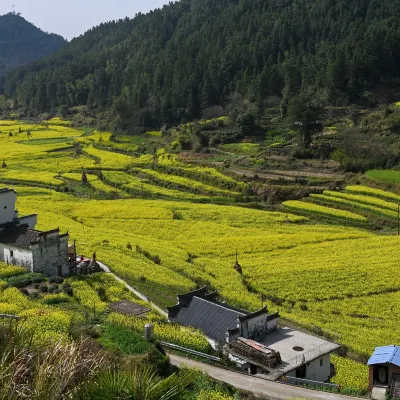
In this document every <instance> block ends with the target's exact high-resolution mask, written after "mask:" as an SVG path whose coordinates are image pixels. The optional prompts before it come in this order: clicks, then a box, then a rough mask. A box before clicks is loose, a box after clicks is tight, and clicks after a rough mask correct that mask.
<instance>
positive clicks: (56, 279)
mask: <svg viewBox="0 0 400 400" xmlns="http://www.w3.org/2000/svg"><path fill="white" fill-rule="evenodd" d="M49 283H58V284H61V283H64V278H63V277H62V276H52V277H50V278H49Z"/></svg>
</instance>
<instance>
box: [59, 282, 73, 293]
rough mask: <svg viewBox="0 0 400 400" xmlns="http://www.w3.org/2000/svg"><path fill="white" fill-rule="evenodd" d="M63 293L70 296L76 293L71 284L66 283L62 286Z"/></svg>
mask: <svg viewBox="0 0 400 400" xmlns="http://www.w3.org/2000/svg"><path fill="white" fill-rule="evenodd" d="M61 288H62V291H63V292H64V293H65V294H67V295H68V296H72V295H73V294H74V291H73V290H72V286H71V285H70V284H69V283H64V284H63V285H62V287H61Z"/></svg>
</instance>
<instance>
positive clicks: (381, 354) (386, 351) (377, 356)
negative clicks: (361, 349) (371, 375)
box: [368, 345, 400, 367]
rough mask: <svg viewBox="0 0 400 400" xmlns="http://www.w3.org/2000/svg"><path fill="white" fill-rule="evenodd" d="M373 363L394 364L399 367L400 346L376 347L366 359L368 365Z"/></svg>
mask: <svg viewBox="0 0 400 400" xmlns="http://www.w3.org/2000/svg"><path fill="white" fill-rule="evenodd" d="M375 364H394V365H397V366H398V367H400V347H399V346H394V345H392V346H384V347H377V348H376V349H375V351H374V353H373V354H372V356H371V358H370V359H369V360H368V365H375Z"/></svg>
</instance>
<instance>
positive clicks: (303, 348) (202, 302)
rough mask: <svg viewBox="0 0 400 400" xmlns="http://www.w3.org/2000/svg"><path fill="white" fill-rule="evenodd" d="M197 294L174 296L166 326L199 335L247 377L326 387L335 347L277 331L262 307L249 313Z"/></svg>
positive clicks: (211, 296) (273, 316) (202, 292)
mask: <svg viewBox="0 0 400 400" xmlns="http://www.w3.org/2000/svg"><path fill="white" fill-rule="evenodd" d="M217 297H218V295H217V293H211V294H207V289H206V288H205V287H204V288H201V289H198V290H195V291H193V292H190V293H187V294H184V295H179V296H178V304H177V305H175V306H173V307H167V309H168V319H169V321H171V322H176V323H180V324H182V325H186V326H191V327H194V328H197V329H200V330H202V331H203V332H204V333H205V334H206V335H207V337H208V338H209V341H210V343H211V344H212V345H213V347H214V348H216V347H217V345H219V346H223V347H224V349H225V351H226V352H227V353H228V355H229V357H230V358H231V360H232V361H234V362H236V364H237V365H238V367H239V368H240V369H242V370H244V371H247V372H248V373H249V374H252V375H255V374H262V375H263V376H264V378H266V379H269V380H279V379H282V378H286V379H288V377H291V378H294V379H305V380H308V381H316V382H326V381H328V380H329V379H330V378H331V377H332V368H331V362H330V354H331V353H333V352H334V351H335V350H337V349H338V348H339V347H340V345H338V344H336V343H333V342H330V341H328V340H325V339H323V338H320V337H316V336H313V335H310V334H308V333H305V332H302V331H299V330H296V329H291V328H287V327H280V326H279V313H274V314H270V313H268V310H267V308H266V307H264V308H263V309H261V310H259V311H257V312H254V313H249V312H246V311H244V310H239V309H236V308H233V307H229V306H228V305H226V304H225V303H220V302H218V301H217Z"/></svg>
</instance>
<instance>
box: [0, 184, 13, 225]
mask: <svg viewBox="0 0 400 400" xmlns="http://www.w3.org/2000/svg"><path fill="white" fill-rule="evenodd" d="M16 202H17V194H16V193H15V192H14V191H13V190H10V191H8V192H0V224H6V223H8V222H12V221H13V220H14V216H15V203H16Z"/></svg>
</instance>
